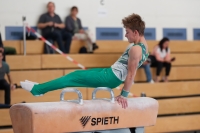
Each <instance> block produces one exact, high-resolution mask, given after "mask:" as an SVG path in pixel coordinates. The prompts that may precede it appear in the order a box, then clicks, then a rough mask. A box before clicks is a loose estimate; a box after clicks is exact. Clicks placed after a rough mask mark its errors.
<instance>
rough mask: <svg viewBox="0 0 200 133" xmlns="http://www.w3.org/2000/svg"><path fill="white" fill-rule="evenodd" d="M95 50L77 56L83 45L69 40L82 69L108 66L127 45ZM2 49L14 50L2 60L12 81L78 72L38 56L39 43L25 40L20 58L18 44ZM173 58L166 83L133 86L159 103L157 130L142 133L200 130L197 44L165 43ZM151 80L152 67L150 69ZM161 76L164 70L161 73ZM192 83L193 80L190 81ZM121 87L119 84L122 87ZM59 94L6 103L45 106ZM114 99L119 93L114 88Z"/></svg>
mask: <svg viewBox="0 0 200 133" xmlns="http://www.w3.org/2000/svg"><path fill="white" fill-rule="evenodd" d="M97 44H98V45H99V49H97V50H96V51H95V52H94V53H95V54H82V55H80V54H76V53H78V51H79V49H80V47H81V46H83V45H84V42H81V41H73V42H72V45H71V50H70V53H73V54H70V57H72V58H73V59H75V60H77V61H78V62H80V63H82V64H83V65H84V66H86V67H87V68H95V67H109V66H110V65H112V64H113V63H114V62H115V61H116V60H117V59H118V58H119V56H120V55H121V53H122V52H123V51H124V50H125V49H126V47H127V46H128V42H126V41H97ZM148 44H149V50H152V49H153V47H154V46H155V45H156V44H158V41H148ZM4 45H5V46H11V47H12V46H13V47H15V48H16V50H17V54H19V55H17V56H7V62H8V63H9V65H10V68H11V75H12V78H13V82H14V83H17V84H19V82H20V81H22V80H25V79H29V80H32V81H36V82H39V83H41V82H45V81H48V80H51V79H54V78H57V77H60V76H63V75H65V74H67V73H69V72H72V71H74V70H76V69H78V67H77V66H75V65H74V64H72V63H71V62H69V61H68V60H67V59H66V58H65V57H62V56H61V55H57V54H54V55H42V53H43V47H44V43H43V42H41V41H27V54H28V55H27V56H23V55H20V54H23V42H22V41H4ZM170 49H171V52H172V55H171V56H172V57H176V61H175V62H173V63H172V69H171V74H170V77H169V80H170V81H173V82H168V83H155V84H147V83H135V84H134V85H133V86H132V89H131V92H132V93H133V94H134V95H137V96H140V94H141V93H142V92H144V93H145V94H146V95H147V96H148V97H154V98H157V99H158V102H159V117H158V119H157V123H156V126H153V127H147V128H146V129H145V130H146V132H147V133H152V132H154V133H155V132H183V131H195V130H200V124H199V122H200V106H199V103H200V89H199V86H200V82H199V80H200V73H199V72H200V60H199V59H198V58H199V57H200V53H199V52H200V41H170ZM152 74H153V76H155V69H154V68H152ZM161 75H164V71H162V74H161ZM192 80H195V81H192ZM135 81H136V82H140V81H146V76H145V73H144V70H143V69H139V70H138V72H137V75H136V78H135ZM121 87H122V86H121ZM80 90H81V92H82V94H83V97H84V99H91V93H92V91H93V88H90V89H87V88H80ZM60 92H61V90H57V91H53V92H49V93H47V94H45V95H44V96H43V97H33V96H31V94H30V93H29V92H27V91H24V90H23V89H17V90H15V91H12V93H11V95H12V101H11V103H12V104H14V103H19V102H23V101H25V102H47V101H59V94H60ZM114 93H115V96H116V95H119V94H120V91H119V90H117V89H114ZM3 95H4V92H3V91H0V103H1V102H3ZM76 97H77V96H76V94H73V93H71V94H66V99H74V98H76ZM105 97H109V93H108V92H98V93H97V98H105ZM7 125H11V122H10V117H9V113H8V109H3V110H2V109H0V126H7ZM1 132H2V133H13V131H12V129H0V133H1Z"/></svg>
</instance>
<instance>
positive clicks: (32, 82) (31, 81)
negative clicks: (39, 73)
mask: <svg viewBox="0 0 200 133" xmlns="http://www.w3.org/2000/svg"><path fill="white" fill-rule="evenodd" d="M25 82H27V83H33V84H36V85H38V84H39V83H37V82H32V81H29V80H25Z"/></svg>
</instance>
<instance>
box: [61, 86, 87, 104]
mask: <svg viewBox="0 0 200 133" xmlns="http://www.w3.org/2000/svg"><path fill="white" fill-rule="evenodd" d="M67 92H75V93H77V94H78V99H77V100H66V101H68V102H75V103H78V104H80V105H82V104H83V96H82V94H81V92H80V91H79V90H77V89H74V88H68V89H64V90H62V92H61V94H60V101H65V99H64V95H65V93H67Z"/></svg>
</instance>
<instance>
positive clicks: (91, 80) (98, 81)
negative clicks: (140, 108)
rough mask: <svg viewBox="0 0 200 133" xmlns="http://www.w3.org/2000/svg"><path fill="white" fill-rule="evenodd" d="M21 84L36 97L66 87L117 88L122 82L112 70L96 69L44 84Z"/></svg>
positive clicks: (78, 72) (68, 75)
mask: <svg viewBox="0 0 200 133" xmlns="http://www.w3.org/2000/svg"><path fill="white" fill-rule="evenodd" d="M20 83H21V86H22V88H23V89H25V90H28V91H30V92H31V93H32V94H33V95H34V96H40V95H43V94H45V93H47V92H49V91H53V90H57V89H62V88H65V87H92V88H96V87H109V88H115V87H117V86H119V85H120V84H121V83H122V81H121V80H119V79H118V78H117V77H116V76H115V74H114V73H113V71H112V69H111V68H95V69H88V70H77V71H74V72H72V73H69V74H67V75H65V76H62V77H60V78H57V79H54V80H51V81H49V82H46V83H42V84H33V83H27V82H20Z"/></svg>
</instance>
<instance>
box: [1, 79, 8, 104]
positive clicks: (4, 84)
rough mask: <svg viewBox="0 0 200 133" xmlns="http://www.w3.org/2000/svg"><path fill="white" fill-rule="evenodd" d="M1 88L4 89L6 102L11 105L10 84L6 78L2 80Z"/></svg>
mask: <svg viewBox="0 0 200 133" xmlns="http://www.w3.org/2000/svg"><path fill="white" fill-rule="evenodd" d="M0 90H4V102H5V104H8V105H10V85H9V84H8V82H7V81H6V80H5V79H1V80H0Z"/></svg>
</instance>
